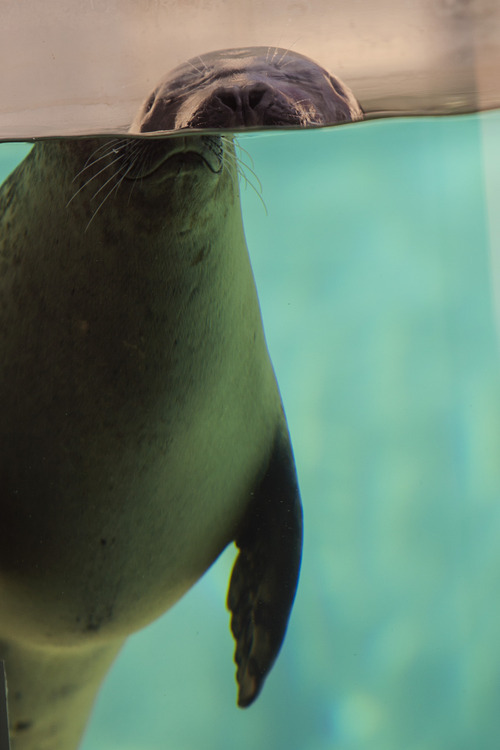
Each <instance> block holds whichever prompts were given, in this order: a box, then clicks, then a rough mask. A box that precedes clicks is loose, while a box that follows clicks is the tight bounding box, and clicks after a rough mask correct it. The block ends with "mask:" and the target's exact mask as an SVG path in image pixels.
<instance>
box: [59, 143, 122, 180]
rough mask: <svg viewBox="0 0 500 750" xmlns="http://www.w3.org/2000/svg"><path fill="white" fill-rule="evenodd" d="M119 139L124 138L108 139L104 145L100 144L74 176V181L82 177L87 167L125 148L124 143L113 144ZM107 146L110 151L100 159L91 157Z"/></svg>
mask: <svg viewBox="0 0 500 750" xmlns="http://www.w3.org/2000/svg"><path fill="white" fill-rule="evenodd" d="M119 140H123V139H118V138H115V139H114V140H113V141H111V142H110V141H107V142H106V143H105V144H103V145H102V146H99V148H97V149H96V150H95V151H93V152H92V154H91V155H90V156H89V158H88V159H87V161H86V162H85V164H84V166H83V168H82V169H80V171H79V172H78V173H77V174H76V175H75V176H74V177H73V180H72V181H73V182H74V181H75V180H76V179H78V177H80V175H81V174H83V173H84V172H85V171H86V170H87V169H89V168H90V167H92V166H93V165H94V164H97V162H99V161H102V159H105V158H106V157H107V156H111V154H112V153H116V152H117V151H118V150H119V149H121V148H123V145H124V144H121V145H118V146H115V145H113V144H115V143H119ZM106 147H109V150H108V151H106V152H105V153H104V154H103V155H102V156H100V157H99V158H98V159H94V160H93V161H91V159H93V157H94V156H95V155H96V154H98V153H99V151H102V149H103V148H106Z"/></svg>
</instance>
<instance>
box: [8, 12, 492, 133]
mask: <svg viewBox="0 0 500 750" xmlns="http://www.w3.org/2000/svg"><path fill="white" fill-rule="evenodd" d="M1 17H2V23H1V26H0V62H1V69H2V71H3V73H2V79H1V84H0V86H1V96H0V138H28V137H34V136H46V135H75V134H78V133H80V134H85V133H89V132H94V133H99V132H100V133H105V132H112V131H115V132H116V131H119V132H121V131H124V130H126V129H127V127H128V124H129V123H130V122H131V120H132V118H133V116H134V113H135V111H136V109H137V107H138V106H139V104H140V102H141V101H142V100H143V99H144V98H145V96H146V94H147V93H148V91H149V90H150V89H151V88H152V87H153V86H154V85H155V83H156V82H157V81H158V80H159V79H160V78H161V77H162V76H163V75H164V74H165V73H166V72H167V71H168V70H170V69H171V68H173V67H174V66H175V65H177V64H178V63H180V62H182V61H184V60H186V59H187V58H189V57H193V56H195V55H198V54H200V53H204V52H207V51H210V50H214V49H220V48H226V47H240V46H250V45H256V46H262V45H269V46H279V47H285V48H292V49H293V50H294V51H296V52H301V53H303V54H306V55H309V56H310V57H312V58H313V59H315V60H316V61H317V62H318V63H319V64H321V65H323V67H325V68H327V69H328V70H330V71H331V72H333V73H335V74H337V75H339V76H340V77H341V78H342V79H343V80H344V81H345V82H346V83H347V84H348V85H349V86H350V87H351V88H352V89H353V91H354V93H355V94H356V96H357V98H358V99H359V100H360V102H361V104H362V106H363V107H364V109H365V111H366V112H367V113H368V114H370V115H373V116H384V115H409V114H419V113H420V114H454V113H459V112H469V111H477V110H482V109H491V108H494V107H499V106H500V3H498V0H377V2H373V0H366V1H365V2H361V1H360V0H273V2H269V0H252V1H249V0H44V2H43V3H40V2H39V0H2V5H1Z"/></svg>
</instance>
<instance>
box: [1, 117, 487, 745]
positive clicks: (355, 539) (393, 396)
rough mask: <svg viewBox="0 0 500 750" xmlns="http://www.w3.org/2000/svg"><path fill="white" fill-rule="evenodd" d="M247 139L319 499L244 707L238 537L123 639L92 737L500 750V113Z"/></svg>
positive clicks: (271, 335) (288, 376)
mask: <svg viewBox="0 0 500 750" xmlns="http://www.w3.org/2000/svg"><path fill="white" fill-rule="evenodd" d="M241 143H242V145H243V146H244V147H245V149H247V151H248V152H250V154H251V156H252V158H253V161H254V167H253V168H254V170H255V172H256V173H257V175H258V176H259V179H260V180H261V182H262V185H263V199H264V201H265V204H266V206H267V216H266V213H265V211H264V209H263V207H262V203H261V202H260V201H259V199H258V198H257V196H256V195H255V193H254V191H252V190H251V189H247V190H246V191H245V190H244V191H243V201H244V215H245V225H246V231H247V239H248V245H249V249H250V254H251V259H252V263H253V267H254V272H255V276H256V281H257V287H258V290H259V297H260V301H261V307H262V312H263V317H264V324H265V330H266V334H267V339H268V344H269V349H270V352H271V356H272V360H273V363H274V366H275V370H276V374H277V378H278V382H279V384H280V388H281V393H282V397H283V401H284V404H285V409H286V412H287V416H288V421H289V426H290V432H291V435H292V440H293V444H294V449H295V456H296V462H297V469H298V474H299V480H300V484H301V490H302V497H303V503H304V512H305V545H304V557H303V567H302V573H301V581H300V584H299V590H298V594H297V599H296V604H295V608H294V610H293V613H292V618H291V622H290V626H289V631H288V635H287V639H286V641H285V645H284V647H283V650H282V653H281V656H280V658H279V660H278V662H277V664H276V665H275V668H274V670H273V672H272V673H271V675H270V677H269V679H268V681H267V683H266V686H265V687H264V690H263V693H262V695H261V697H260V698H259V700H258V701H257V703H256V704H255V706H253V707H252V708H250V709H249V710H247V711H241V710H239V709H237V708H236V706H235V685H234V668H233V663H232V654H233V643H232V639H231V637H230V633H229V625H228V622H229V617H228V613H227V612H226V610H225V603H224V602H225V594H226V588H227V581H228V578H229V573H230V568H231V564H232V558H233V555H234V553H233V550H228V551H227V552H226V553H225V554H224V555H223V557H222V558H221V559H220V560H219V561H218V563H217V564H216V565H215V566H214V567H213V569H211V570H210V571H209V572H208V574H207V575H206V576H205V577H204V579H203V580H202V581H201V582H200V583H199V584H198V585H197V586H196V587H195V588H194V589H193V590H192V591H191V592H189V594H188V595H187V596H186V597H185V598H184V599H183V600H182V601H181V602H180V603H179V604H178V605H177V606H176V607H175V608H174V609H172V610H171V611H170V612H168V613H167V614H166V615H165V616H164V617H163V618H162V619H161V620H159V621H157V622H156V623H154V624H153V625H151V626H150V627H149V628H146V629H145V630H144V631H142V632H141V633H139V634H137V635H135V636H134V637H132V638H131V639H130V640H129V642H128V644H127V645H126V646H125V648H124V650H123V652H122V654H121V656H120V657H119V659H118V661H117V662H116V665H115V666H114V668H113V669H112V671H111V673H110V674H109V676H108V678H107V680H106V682H105V684H104V687H103V689H102V691H101V694H100V697H99V700H98V703H97V705H96V709H95V712H94V715H93V718H92V721H91V723H90V725H89V727H88V730H87V734H86V737H85V741H84V743H83V746H82V747H83V750H94V749H98V750H160V749H161V750H164V749H165V748H175V750H188V749H189V750H192V749H193V748H203V749H204V750H235V748H237V749H238V750H257V749H258V750H276V749H278V750H401V749H402V748H404V749H405V750H424V749H425V750H471V748H474V750H496V748H497V747H498V736H499V734H500V710H499V709H500V647H499V645H498V642H499V636H498V634H499V632H500V606H499V605H498V604H497V601H498V592H499V589H500V544H499V537H500V351H499V340H500V339H499V332H498V320H497V315H496V309H497V308H496V306H497V300H496V295H495V288H496V287H495V285H496V274H495V273H493V272H492V268H495V264H496V255H495V253H497V252H500V243H499V240H500V231H498V233H497V231H496V230H497V229H498V230H500V224H499V223H498V220H497V219H496V214H497V213H498V212H499V209H498V205H499V204H500V114H499V113H490V114H487V115H481V116H467V117H459V118H441V119H417V120H399V121H396V120H390V121H385V122H382V121H380V122H373V123H364V124H360V125H354V126H347V127H342V128H334V129H330V130H327V131H321V132H309V133H290V134H279V135H277V136H264V135H260V136H252V137H245V138H242V139H241ZM26 148H27V147H25V146H18V145H6V146H3V147H2V149H1V150H0V169H2V170H3V172H4V173H5V174H6V173H7V172H8V171H9V169H11V168H12V167H13V166H14V164H15V163H16V161H17V160H18V159H19V158H20V156H21V153H22V150H23V149H24V153H25V152H26ZM244 159H246V160H248V157H246V156H244ZM497 175H498V176H497ZM251 179H252V178H251ZM254 181H255V180H254ZM497 245H498V246H497ZM499 307H500V305H499Z"/></svg>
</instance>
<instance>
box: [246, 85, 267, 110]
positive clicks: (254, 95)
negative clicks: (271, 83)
mask: <svg viewBox="0 0 500 750" xmlns="http://www.w3.org/2000/svg"><path fill="white" fill-rule="evenodd" d="M264 92H265V89H262V88H254V89H251V90H250V91H249V92H248V105H249V107H250V109H255V108H256V107H257V106H258V105H259V104H260V103H261V101H262V98H263V96H264Z"/></svg>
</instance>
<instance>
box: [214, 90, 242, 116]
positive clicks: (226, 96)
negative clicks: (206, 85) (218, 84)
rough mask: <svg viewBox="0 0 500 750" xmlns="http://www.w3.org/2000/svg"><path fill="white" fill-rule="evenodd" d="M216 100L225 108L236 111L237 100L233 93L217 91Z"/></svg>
mask: <svg viewBox="0 0 500 750" xmlns="http://www.w3.org/2000/svg"><path fill="white" fill-rule="evenodd" d="M217 98H218V99H219V101H220V102H222V104H224V105H225V106H226V107H229V109H232V110H233V112H236V110H237V109H238V105H239V100H238V99H237V97H236V96H235V94H234V92H233V91H219V93H218V95H217Z"/></svg>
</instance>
